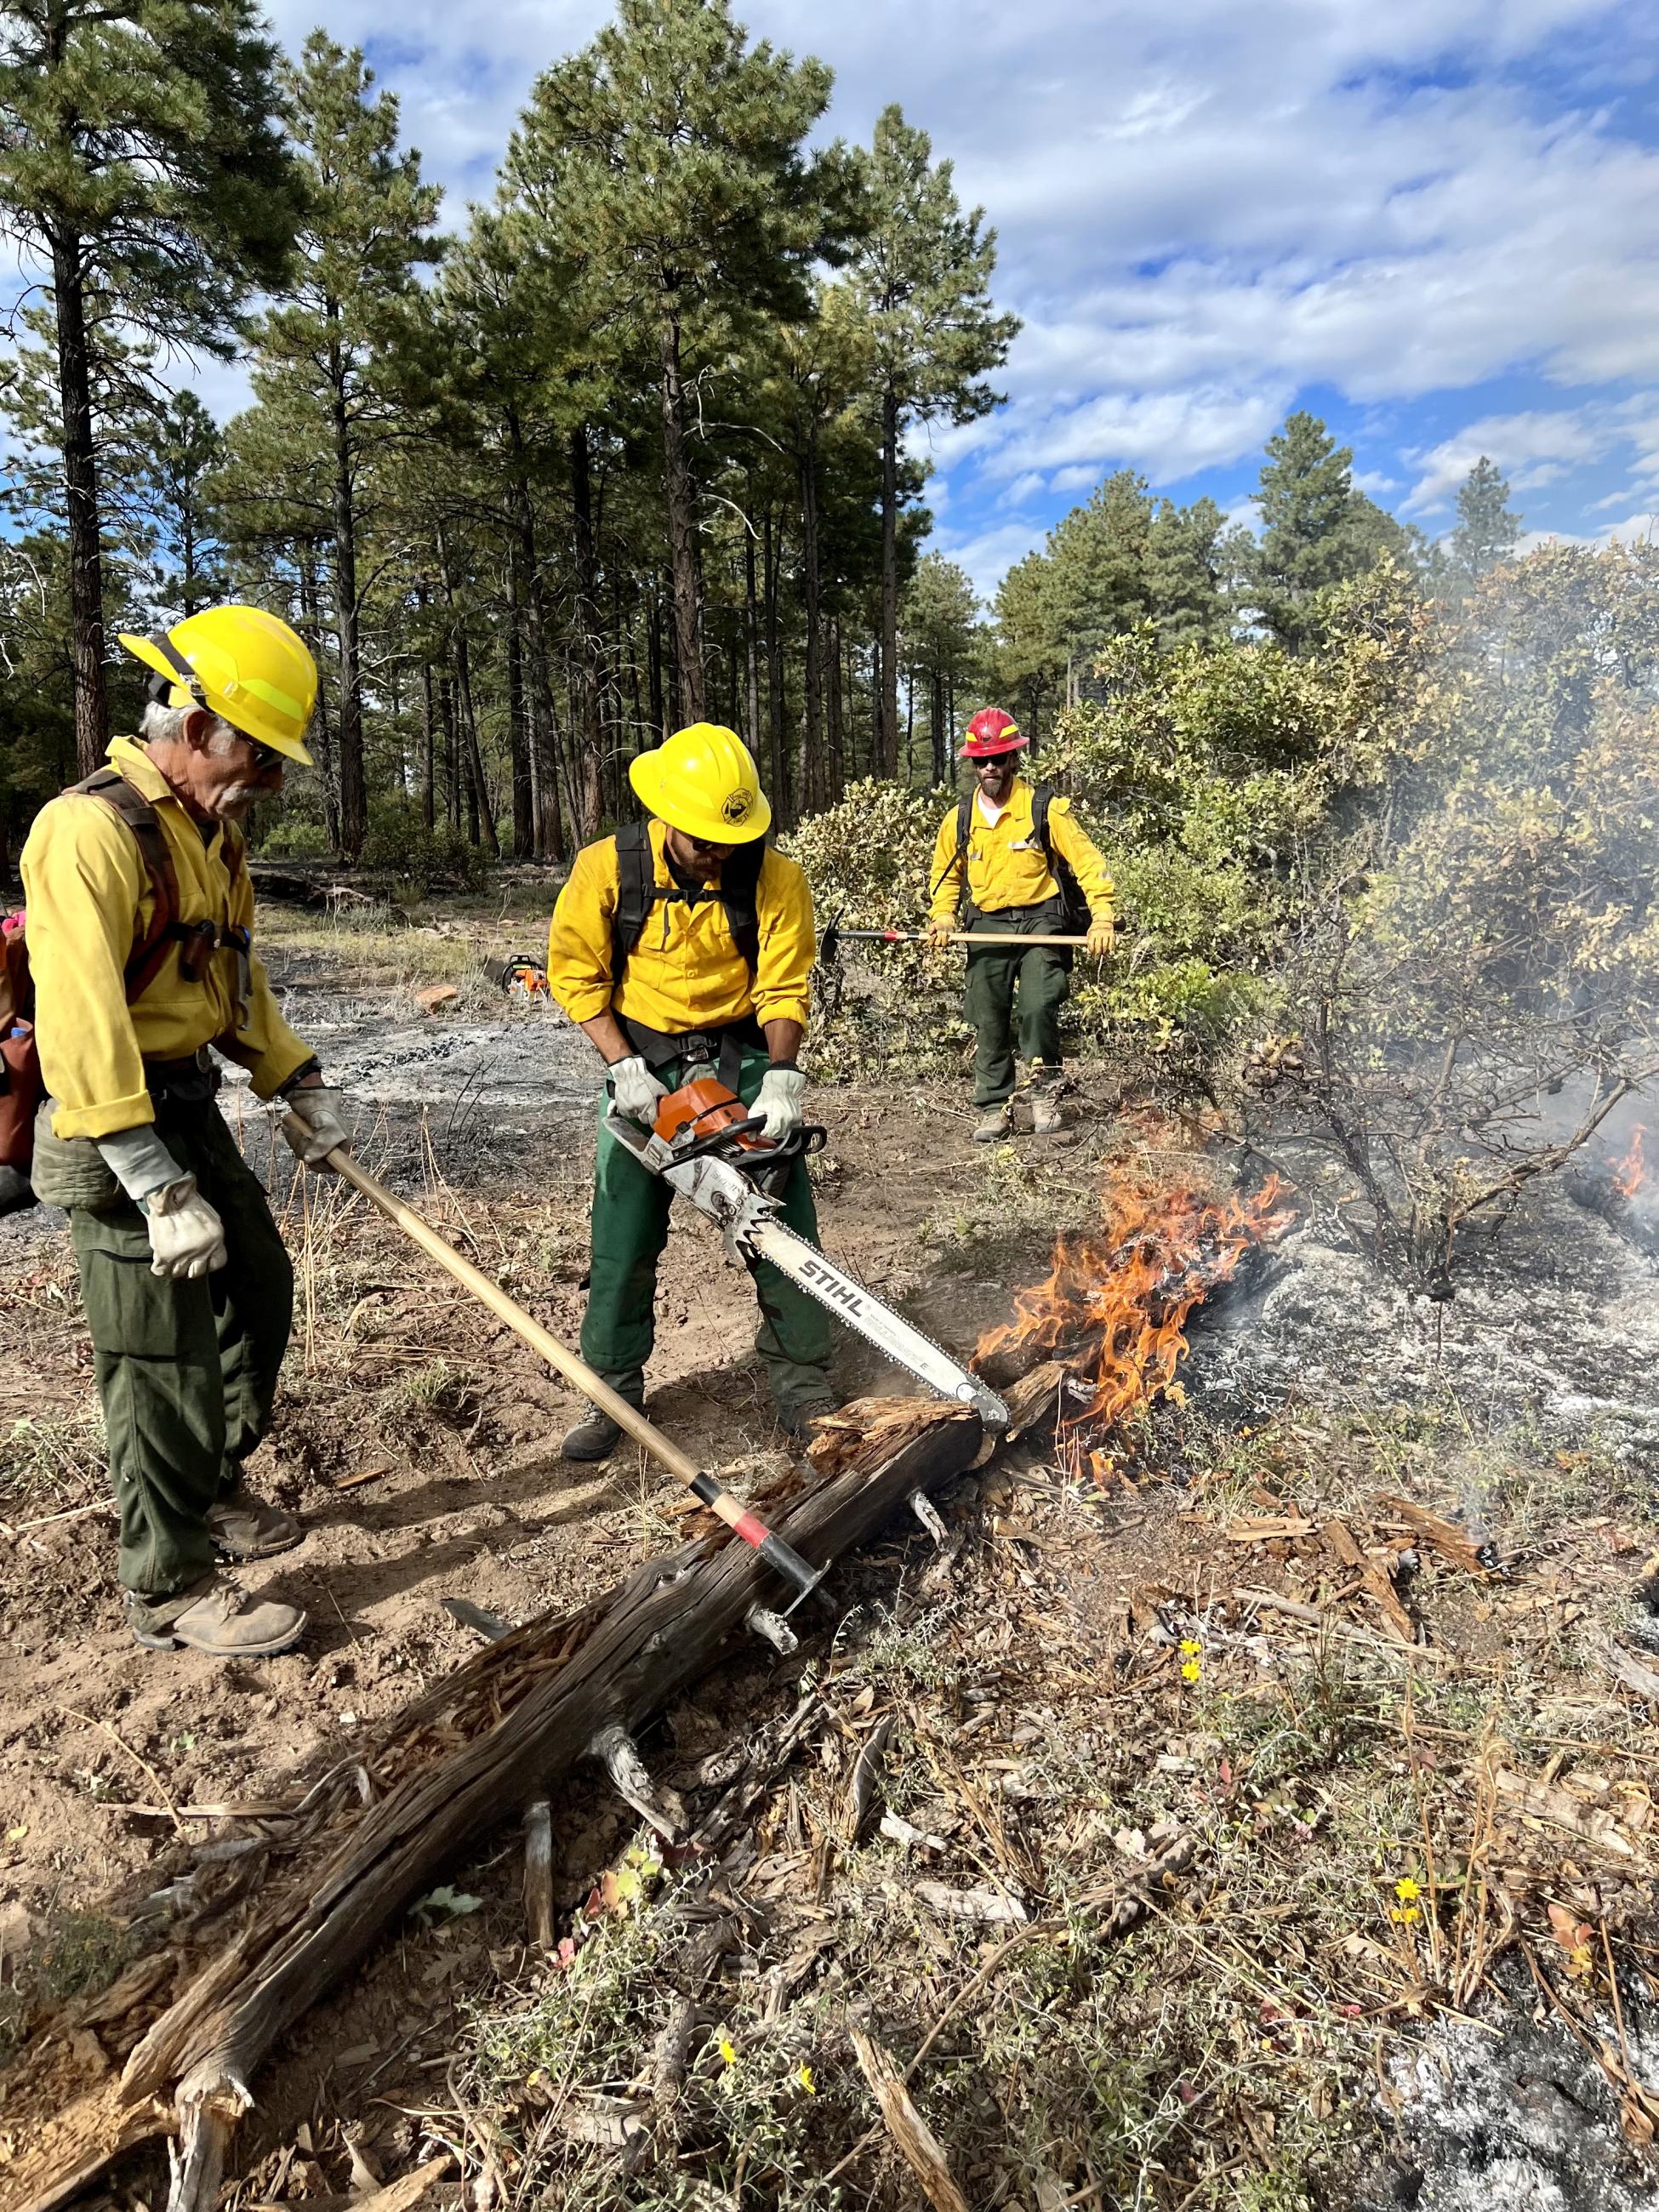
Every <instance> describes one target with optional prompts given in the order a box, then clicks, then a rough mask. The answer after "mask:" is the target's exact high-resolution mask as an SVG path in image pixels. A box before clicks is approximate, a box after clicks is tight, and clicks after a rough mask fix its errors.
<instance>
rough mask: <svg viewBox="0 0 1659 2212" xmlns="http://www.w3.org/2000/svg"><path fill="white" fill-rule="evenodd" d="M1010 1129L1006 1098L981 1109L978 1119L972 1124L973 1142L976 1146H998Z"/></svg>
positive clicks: (1010, 1122) (1010, 1123)
mask: <svg viewBox="0 0 1659 2212" xmlns="http://www.w3.org/2000/svg"><path fill="white" fill-rule="evenodd" d="M1012 1127H1013V1123H1012V1121H1011V1119H1010V1118H1009V1111H1008V1101H1007V1100H1006V1098H1004V1099H1002V1100H1001V1101H1000V1103H998V1104H996V1105H994V1106H984V1107H981V1109H980V1116H979V1119H978V1121H975V1124H974V1142H975V1144H976V1145H995V1144H1000V1142H1001V1140H1002V1139H1003V1138H1004V1137H1006V1135H1007V1133H1008V1132H1009V1130H1010V1129H1011V1128H1012Z"/></svg>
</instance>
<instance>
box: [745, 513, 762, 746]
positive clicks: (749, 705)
mask: <svg viewBox="0 0 1659 2212" xmlns="http://www.w3.org/2000/svg"><path fill="white" fill-rule="evenodd" d="M743 653H744V741H745V742H746V744H748V747H749V750H750V752H751V753H753V755H754V756H755V758H756V759H757V761H758V760H760V759H761V758H762V757H763V748H762V744H761V710H760V610H759V608H758V606H757V604H756V599H755V532H754V528H753V526H752V525H751V524H750V520H749V518H748V517H747V516H746V515H745V516H744V532H743Z"/></svg>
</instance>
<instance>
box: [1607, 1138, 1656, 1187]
mask: <svg viewBox="0 0 1659 2212" xmlns="http://www.w3.org/2000/svg"><path fill="white" fill-rule="evenodd" d="M1647 1133H1648V1132H1647V1124H1646V1123H1645V1122H1644V1121H1638V1123H1637V1125H1636V1133H1635V1135H1634V1137H1633V1138H1632V1141H1631V1148H1630V1150H1629V1151H1628V1152H1626V1155H1625V1157H1624V1158H1623V1159H1622V1160H1620V1163H1619V1164H1618V1166H1617V1167H1616V1168H1614V1170H1613V1188H1614V1189H1615V1190H1616V1191H1617V1192H1618V1194H1619V1195H1620V1198H1634V1197H1635V1195H1636V1194H1637V1192H1638V1190H1640V1189H1641V1188H1642V1182H1643V1178H1644V1176H1645V1175H1646V1173H1647V1169H1646V1167H1645V1165H1644V1162H1643V1158H1642V1147H1643V1145H1644V1142H1645V1141H1646V1139H1647Z"/></svg>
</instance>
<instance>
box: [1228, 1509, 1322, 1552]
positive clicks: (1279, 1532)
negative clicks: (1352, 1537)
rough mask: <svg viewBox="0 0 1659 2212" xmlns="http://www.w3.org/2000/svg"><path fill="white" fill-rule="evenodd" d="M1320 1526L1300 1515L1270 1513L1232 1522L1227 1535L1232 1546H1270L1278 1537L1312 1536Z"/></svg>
mask: <svg viewBox="0 0 1659 2212" xmlns="http://www.w3.org/2000/svg"><path fill="white" fill-rule="evenodd" d="M1318 1526H1319V1523H1318V1522H1316V1521H1309V1520H1307V1519H1305V1518H1304V1516H1303V1515H1301V1514H1300V1513H1268V1514H1263V1515H1261V1516H1259V1517H1258V1518H1257V1519H1255V1520H1245V1521H1233V1522H1229V1524H1228V1526H1227V1528H1226V1531H1225V1534H1226V1538H1227V1541H1228V1542H1229V1543H1230V1544H1269V1543H1271V1542H1272V1541H1273V1539H1274V1537H1276V1536H1285V1537H1295V1536H1311V1535H1312V1534H1313V1533H1314V1531H1315V1529H1316V1528H1317V1527H1318Z"/></svg>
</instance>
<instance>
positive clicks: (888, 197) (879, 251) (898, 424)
mask: <svg viewBox="0 0 1659 2212" xmlns="http://www.w3.org/2000/svg"><path fill="white" fill-rule="evenodd" d="M865 179H866V205H867V213H866V226H867V227H866V234H865V236H864V238H863V239H862V240H861V242H860V245H859V246H858V248H857V252H856V258H855V261H854V281H855V282H856V283H857V286H858V288H859V290H860V294H861V295H862V297H863V299H864V301H865V303H866V307H867V308H868V311H869V313H870V315H871V318H872V322H873V324H874V328H875V334H876V349H877V356H878V375H879V382H880V406H881V449H882V487H881V523H882V588H881V684H882V694H881V717H880V732H881V752H880V757H879V762H878V766H879V767H880V769H882V770H883V771H884V772H889V771H890V769H891V768H892V766H893V763H894V761H895V759H896V755H897V748H898V653H897V635H898V597H899V576H898V513H899V506H900V489H899V449H900V445H901V442H902V438H903V435H904V432H905V430H906V429H907V428H908V427H909V426H910V425H911V424H912V423H915V422H929V421H933V420H937V419H939V418H940V417H943V418H944V419H945V421H947V422H955V423H962V422H973V421H974V420H975V418H976V417H977V416H981V415H985V414H988V413H989V412H990V410H991V409H992V408H994V407H995V406H996V405H998V404H1000V403H999V399H998V395H997V394H996V393H995V392H993V391H992V389H991V387H990V386H989V385H988V384H987V383H986V381H985V379H986V378H987V376H988V375H989V374H990V373H991V372H992V371H993V370H994V369H995V368H1000V366H1001V364H1002V362H1004V361H1005V360H1006V357H1007V353H1008V349H1009V347H1010V346H1011V345H1012V343H1013V341H1014V338H1015V337H1016V335H1017V334H1018V330H1019V327H1020V325H1019V319H1018V316H1016V315H1009V314H998V313H996V312H995V310H994V307H993V306H992V303H991V295H990V283H991V273H992V270H994V267H995V265H996V233H995V232H994V230H985V229H983V228H982V225H983V223H984V221H985V210H983V209H982V208H975V209H974V210H972V211H971V212H970V213H969V214H967V215H964V214H963V211H962V208H961V205H960V203H959V202H958V201H957V195H956V186H955V184H954V182H953V180H952V170H951V163H950V162H949V161H941V162H939V164H938V165H937V167H935V166H933V145H932V143H931V141H930V140H929V138H928V136H927V132H926V131H919V130H916V129H915V128H914V127H913V126H912V125H909V124H908V123H907V122H906V121H905V119H904V115H903V111H902V109H901V108H899V107H897V106H892V107H888V108H885V109H884V111H883V112H882V113H881V115H880V117H879V118H878V120H877V123H876V130H875V137H874V141H873V143H872V148H871V151H870V154H869V156H868V158H867V161H866V164H865Z"/></svg>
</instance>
